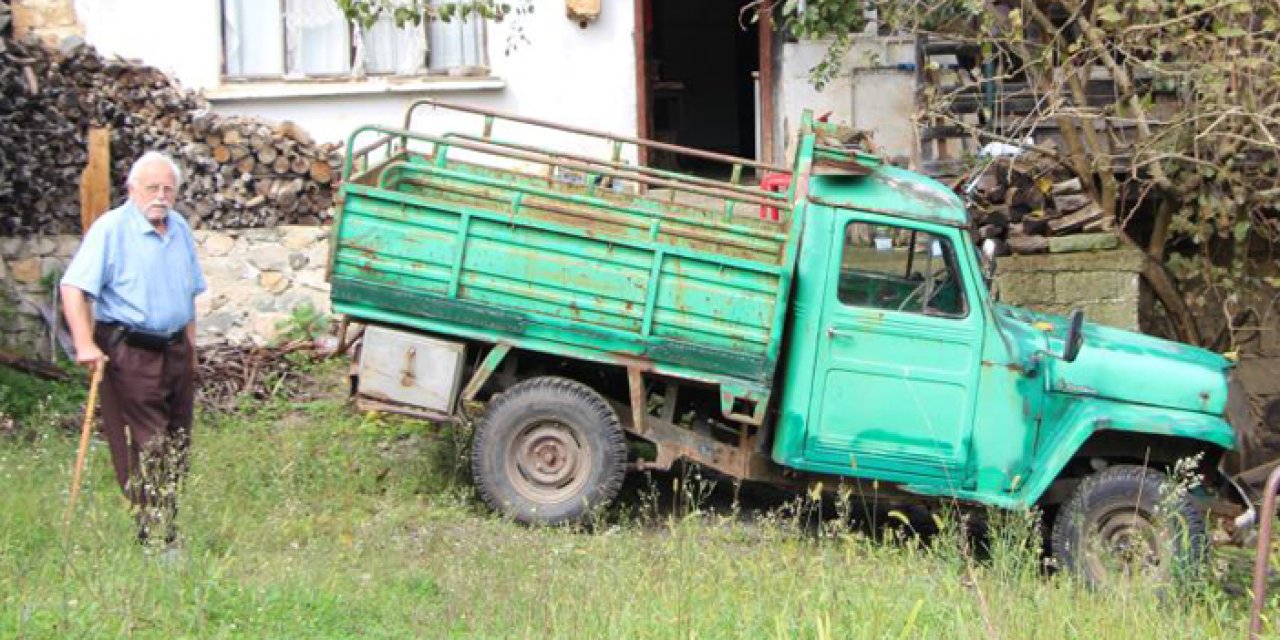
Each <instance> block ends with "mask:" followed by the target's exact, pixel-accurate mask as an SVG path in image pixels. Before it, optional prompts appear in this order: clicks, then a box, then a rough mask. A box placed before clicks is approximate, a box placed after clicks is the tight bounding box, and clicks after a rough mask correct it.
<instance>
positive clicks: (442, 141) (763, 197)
mask: <svg viewBox="0 0 1280 640" xmlns="http://www.w3.org/2000/svg"><path fill="white" fill-rule="evenodd" d="M362 133H382V134H391V135H384V136H383V137H382V138H379V139H378V141H377V142H378V143H381V144H386V143H387V142H388V141H390V140H391V139H394V138H399V137H403V138H412V139H414V140H418V141H422V142H429V143H432V144H434V145H437V153H436V156H437V157H436V158H435V160H436V162H437V164H439V163H441V162H443V160H444V155H443V153H441V151H443V149H444V148H458V149H465V150H468V151H475V152H479V153H488V154H492V155H497V156H503V157H506V158H511V159H513V160H523V161H526V162H533V163H538V164H548V165H552V166H558V167H563V168H565V169H572V170H575V171H582V172H584V173H592V172H595V173H599V174H601V175H607V176H610V177H614V178H619V179H623V180H631V181H635V182H641V183H645V184H647V185H648V186H652V187H665V188H670V189H677V190H681V191H687V192H689V193H696V194H698V195H703V196H710V197H713V198H724V199H725V200H730V201H733V202H739V203H742V204H750V205H756V206H767V207H777V208H779V209H790V208H791V206H792V205H793V203H792V202H790V201H788V200H787V199H786V198H785V196H783V197H780V196H779V194H774V193H771V192H767V191H756V192H755V193H752V194H749V195H748V194H744V193H742V192H741V191H742V189H741V187H738V186H736V185H733V184H732V183H722V184H721V185H720V186H719V187H704V186H699V185H695V184H689V183H688V181H687V180H676V179H673V178H674V177H675V176H671V177H667V178H658V177H653V176H647V175H643V174H640V173H639V172H637V171H636V170H635V167H627V168H625V169H622V168H608V167H595V166H592V165H590V164H586V163H582V162H576V161H573V160H565V159H558V158H555V157H553V156H551V155H549V154H547V153H545V152H543V153H535V152H527V151H520V150H518V149H512V148H507V147H501V146H498V145H494V144H491V143H474V142H468V141H465V140H461V139H458V138H452V139H451V138H444V137H440V136H434V135H428V134H424V133H415V132H412V131H409V130H406V129H393V128H390V127H382V126H373V125H365V126H361V127H358V128H356V130H355V131H353V132H352V134H351V135H352V139H353V140H354V138H355V136H358V135H360V134H362ZM371 146H372V147H373V148H376V146H377V145H366V146H364V147H361V149H360V150H361V151H364V153H365V154H367V153H369V152H371V151H372V150H373V148H370V147H371ZM352 155H358V154H354V153H353V154H352ZM346 162H347V164H348V165H350V164H351V163H352V156H348V157H347V160H346ZM389 166H390V165H389V164H387V163H384V164H382V165H379V169H386V168H389ZM348 175H350V174H348ZM380 177H381V176H380ZM378 186H381V185H380V184H379V185H378Z"/></svg>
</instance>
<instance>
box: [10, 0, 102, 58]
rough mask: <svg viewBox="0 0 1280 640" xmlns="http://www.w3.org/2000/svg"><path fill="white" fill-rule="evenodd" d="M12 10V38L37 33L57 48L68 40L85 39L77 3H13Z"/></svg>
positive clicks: (58, 0) (29, 0)
mask: <svg viewBox="0 0 1280 640" xmlns="http://www.w3.org/2000/svg"><path fill="white" fill-rule="evenodd" d="M12 8H13V35H14V36H16V37H18V38H22V37H23V36H25V35H27V34H35V35H38V36H39V37H40V39H41V40H43V41H44V42H45V44H47V45H49V46H53V47H56V46H58V43H60V42H62V40H63V39H65V38H69V37H83V36H84V28H83V27H82V26H81V25H80V21H79V20H78V19H77V18H76V10H75V1H74V0H14V2H13V3H12Z"/></svg>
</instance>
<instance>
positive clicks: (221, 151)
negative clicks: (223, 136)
mask: <svg viewBox="0 0 1280 640" xmlns="http://www.w3.org/2000/svg"><path fill="white" fill-rule="evenodd" d="M210 155H211V156H213V159H214V160H215V161H216V162H217V163H218V164H226V163H228V162H230V161H231V149H229V148H227V147H224V146H222V145H216V146H214V147H213V152H212V153H210Z"/></svg>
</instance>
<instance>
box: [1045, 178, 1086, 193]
mask: <svg viewBox="0 0 1280 640" xmlns="http://www.w3.org/2000/svg"><path fill="white" fill-rule="evenodd" d="M1082 190H1083V187H1081V186H1080V178H1071V179H1070V180H1063V181H1062V182H1055V183H1053V186H1052V187H1049V195H1054V196H1061V195H1067V194H1071V193H1080V192H1081V191H1082Z"/></svg>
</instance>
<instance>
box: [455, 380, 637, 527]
mask: <svg viewBox="0 0 1280 640" xmlns="http://www.w3.org/2000/svg"><path fill="white" fill-rule="evenodd" d="M626 461H627V442H626V439H625V437H624V436H623V432H622V426H621V425H620V424H619V422H618V416H617V414H616V413H614V411H613V408H612V407H610V406H609V404H608V403H607V402H605V400H604V398H602V397H600V394H598V393H596V392H595V391H593V390H592V389H591V388H590V387H587V386H586V385H584V384H581V383H578V382H574V381H573V380H568V379H565V378H554V377H544V378H533V379H531V380H526V381H524V382H521V383H520V384H517V385H515V386H513V387H511V388H510V389H509V390H507V391H506V392H504V393H502V394H501V395H500V396H498V397H497V398H495V399H494V400H493V402H491V403H490V404H489V408H488V410H487V411H486V412H485V415H484V417H483V418H482V419H481V421H480V424H479V425H478V426H477V427H476V432H475V438H474V440H473V443H472V448H471V476H472V478H473V480H474V482H475V485H476V490H477V491H478V492H479V494H480V497H481V498H482V499H483V500H484V501H485V503H486V504H487V505H489V507H490V508H491V509H493V510H494V511H497V512H499V513H501V514H503V515H505V516H508V517H510V518H513V519H515V520H517V521H519V522H523V523H526V524H548V525H555V524H562V523H572V522H578V523H580V522H585V521H586V520H587V518H588V517H589V516H590V515H591V514H592V513H594V512H595V511H596V510H598V509H600V508H602V507H605V506H607V505H608V504H609V503H610V502H612V501H613V499H614V497H616V496H617V495H618V489H619V488H620V487H621V486H622V477H623V475H624V474H625V472H626V467H625V465H626Z"/></svg>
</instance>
